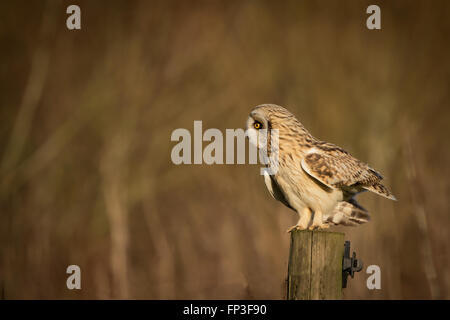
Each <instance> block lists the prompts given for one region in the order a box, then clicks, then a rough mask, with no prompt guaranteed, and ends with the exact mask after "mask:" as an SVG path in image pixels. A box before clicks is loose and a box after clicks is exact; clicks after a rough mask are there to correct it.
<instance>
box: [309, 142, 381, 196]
mask: <svg viewBox="0 0 450 320" xmlns="http://www.w3.org/2000/svg"><path fill="white" fill-rule="evenodd" d="M301 166H302V168H303V170H305V171H306V173H308V174H309V175H310V176H312V177H313V178H315V179H317V180H318V181H320V182H321V183H323V184H324V185H326V186H327V187H329V188H345V187H350V186H353V185H355V184H357V185H360V186H361V187H364V186H366V185H372V184H375V183H377V182H379V181H380V180H381V179H383V177H382V176H381V175H380V174H379V173H378V172H376V171H375V170H373V169H372V168H370V167H369V166H368V165H367V164H365V163H364V162H361V161H359V160H358V159H356V158H354V157H352V156H351V155H350V154H349V153H347V152H345V151H344V150H336V149H335V150H333V151H332V152H322V151H320V150H317V152H311V153H308V154H307V155H306V156H305V157H304V158H303V159H302V161H301Z"/></svg>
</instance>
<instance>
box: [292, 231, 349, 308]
mask: <svg viewBox="0 0 450 320" xmlns="http://www.w3.org/2000/svg"><path fill="white" fill-rule="evenodd" d="M344 236H345V235H344V234H343V233H340V232H327V231H309V230H304V231H303V230H302V231H300V230H297V231H293V232H291V248H290V252H289V266H288V278H287V299H288V300H324V299H326V300H333V299H341V298H342V259H343V256H344Z"/></svg>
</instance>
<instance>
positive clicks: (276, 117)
mask: <svg viewBox="0 0 450 320" xmlns="http://www.w3.org/2000/svg"><path fill="white" fill-rule="evenodd" d="M292 121H295V122H298V121H297V119H296V118H295V117H294V115H293V114H292V113H290V112H289V111H288V110H287V109H285V108H283V107H281V106H278V105H276V104H261V105H259V106H257V107H255V108H254V109H253V110H252V111H251V112H250V115H249V117H248V119H247V125H246V133H247V136H248V138H249V140H250V143H251V144H253V145H255V146H257V147H258V148H259V147H260V146H261V139H264V141H267V140H270V134H271V130H273V129H277V130H283V127H284V126H286V125H288V124H289V123H290V122H292ZM262 135H263V136H262Z"/></svg>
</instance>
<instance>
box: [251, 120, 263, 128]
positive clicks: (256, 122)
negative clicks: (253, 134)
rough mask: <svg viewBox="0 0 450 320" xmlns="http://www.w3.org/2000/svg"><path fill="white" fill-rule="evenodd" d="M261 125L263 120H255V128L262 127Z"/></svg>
mask: <svg viewBox="0 0 450 320" xmlns="http://www.w3.org/2000/svg"><path fill="white" fill-rule="evenodd" d="M261 127H262V124H261V122H258V121H255V123H254V124H253V128H255V129H261Z"/></svg>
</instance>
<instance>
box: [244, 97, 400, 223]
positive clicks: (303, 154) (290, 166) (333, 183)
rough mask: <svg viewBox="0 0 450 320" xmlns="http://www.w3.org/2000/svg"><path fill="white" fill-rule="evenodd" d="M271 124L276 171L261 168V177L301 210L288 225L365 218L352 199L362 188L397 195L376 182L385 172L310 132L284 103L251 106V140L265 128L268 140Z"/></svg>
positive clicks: (275, 194) (256, 139)
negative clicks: (262, 170)
mask: <svg viewBox="0 0 450 320" xmlns="http://www.w3.org/2000/svg"><path fill="white" fill-rule="evenodd" d="M262 129H265V130H262ZM274 129H278V130H277V133H278V148H277V149H274V150H276V151H278V152H277V153H278V155H277V157H278V158H277V164H278V168H277V170H276V171H274V174H268V173H267V172H265V173H264V181H265V183H266V186H267V189H269V192H270V193H271V195H272V196H273V197H274V198H275V199H276V200H279V201H281V202H282V203H283V204H285V205H286V206H288V207H289V208H291V209H293V210H295V211H296V212H297V213H298V214H299V220H298V223H297V225H295V226H293V227H291V228H290V229H289V230H288V231H291V230H293V229H300V230H304V229H307V228H309V229H321V228H327V227H329V226H330V225H339V224H340V225H346V226H354V225H357V224H361V223H364V222H367V221H368V220H369V219H370V217H369V213H368V212H367V210H366V209H364V208H363V207H361V206H360V205H359V204H358V203H357V202H356V200H355V199H354V197H355V195H357V194H358V193H360V192H363V191H366V190H368V191H372V192H374V193H376V194H378V195H380V196H383V197H386V198H388V199H391V200H396V199H395V197H394V196H393V195H392V194H391V192H389V190H388V189H387V188H386V187H385V186H383V185H382V184H381V183H380V181H381V179H383V177H382V176H381V175H380V174H379V173H378V172H377V171H375V170H374V169H372V168H371V167H369V165H367V164H365V163H363V162H361V161H359V160H358V159H356V158H354V157H352V156H351V155H350V154H349V153H348V152H347V151H345V150H343V149H342V148H340V147H338V146H336V145H334V144H331V143H327V142H323V141H320V140H318V139H316V138H314V137H313V136H312V135H311V134H310V133H309V132H308V131H307V130H306V129H305V127H303V125H302V124H301V123H300V122H299V121H298V120H297V118H295V116H294V115H293V114H292V113H290V112H289V111H288V110H286V109H285V108H283V107H280V106H277V105H273V104H264V105H260V106H257V107H256V108H254V109H253V110H252V111H251V113H250V116H249V118H248V120H247V135H248V138H249V139H250V142H251V143H252V144H254V145H256V146H257V147H261V146H260V145H259V141H260V140H259V138H260V137H259V135H260V134H265V135H266V136H267V138H266V140H265V141H267V144H268V145H269V144H270V139H271V131H273V130H274ZM272 156H273V155H270V154H269V158H270V159H271V160H269V164H270V163H271V161H273V159H272Z"/></svg>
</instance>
